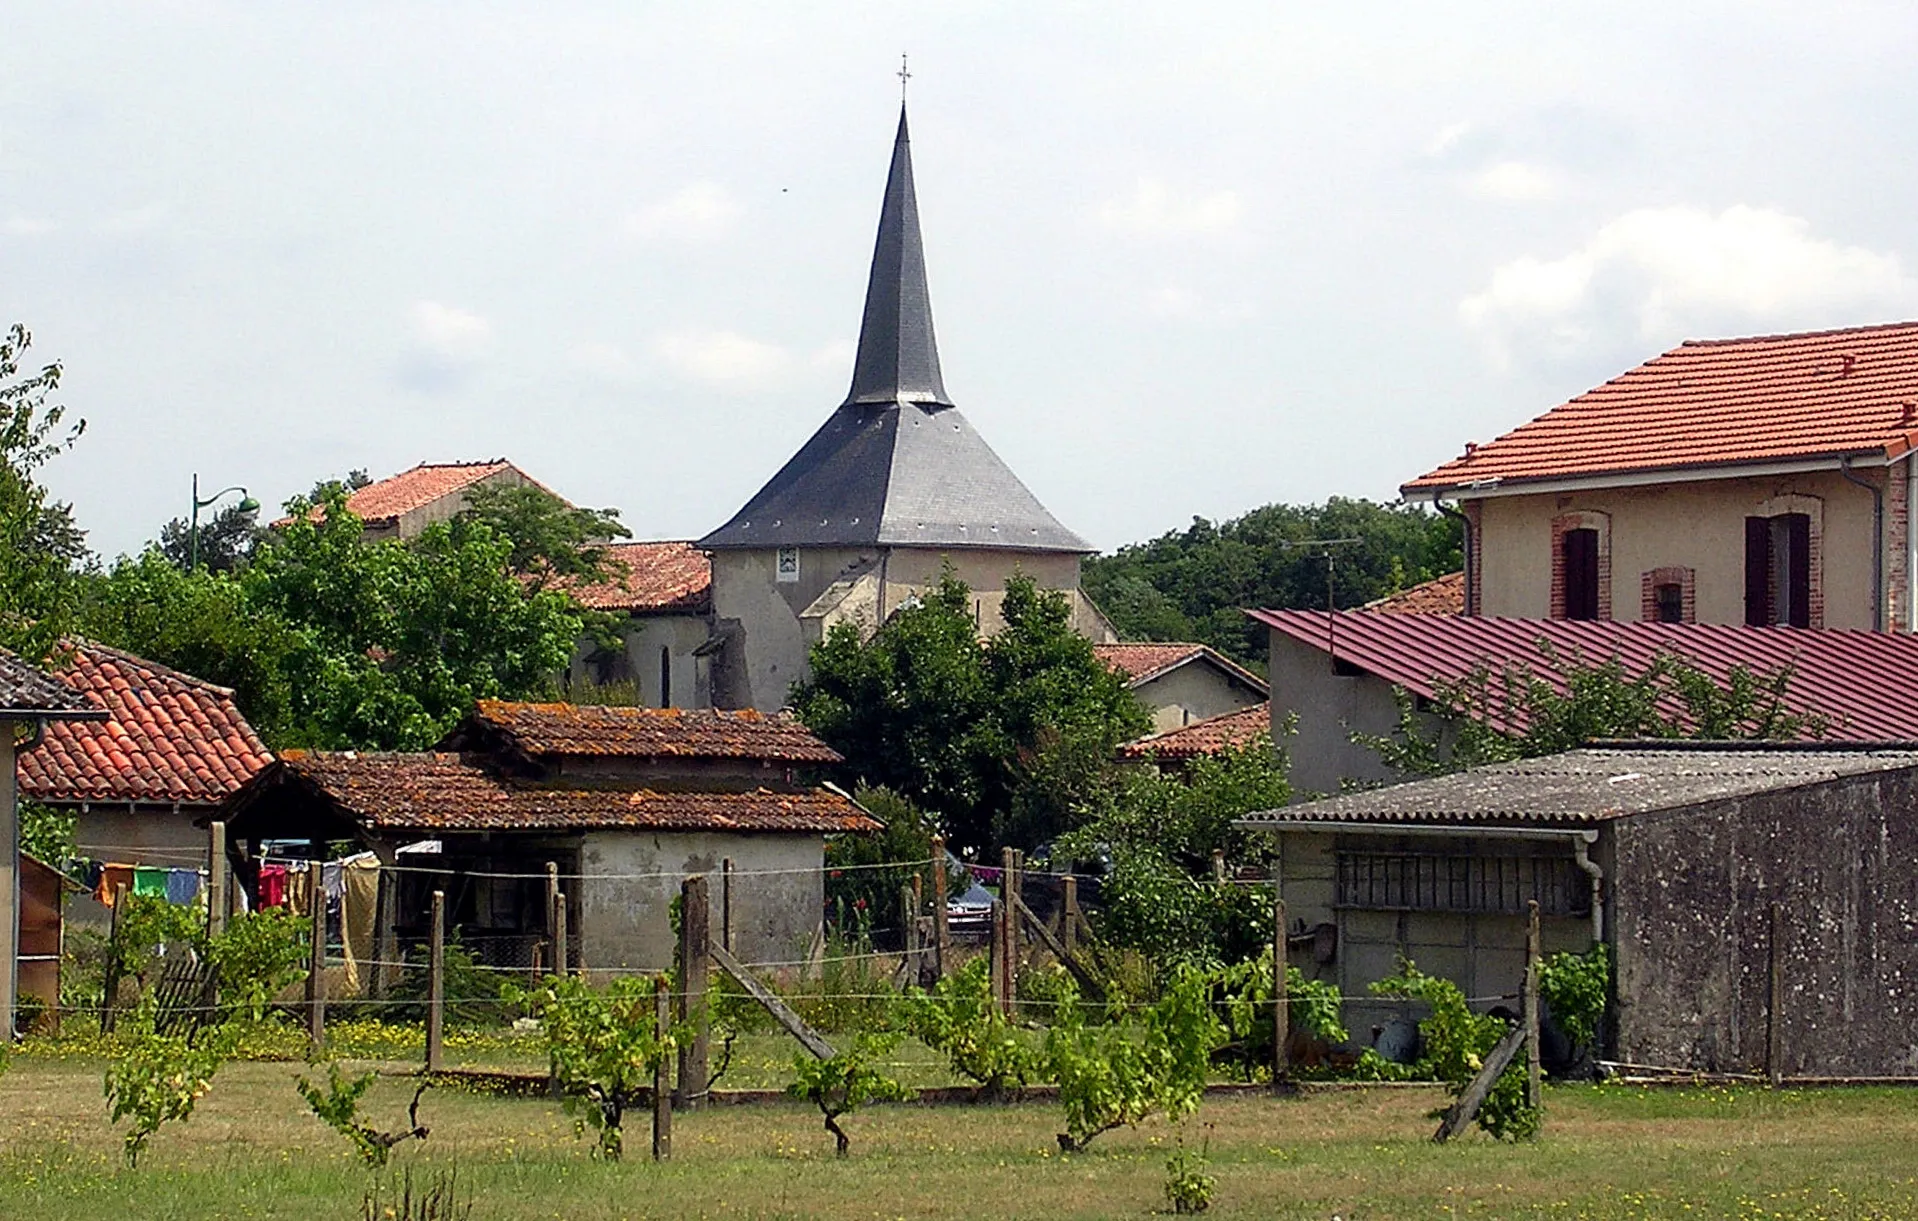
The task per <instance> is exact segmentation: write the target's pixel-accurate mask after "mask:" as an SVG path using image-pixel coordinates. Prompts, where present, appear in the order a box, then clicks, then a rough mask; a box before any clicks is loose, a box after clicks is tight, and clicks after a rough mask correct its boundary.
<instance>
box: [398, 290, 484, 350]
mask: <svg viewBox="0 0 1918 1221" xmlns="http://www.w3.org/2000/svg"><path fill="white" fill-rule="evenodd" d="M411 316H412V320H413V337H414V339H415V340H417V341H418V342H419V344H420V345H421V346H422V347H424V348H426V349H427V350H429V351H431V352H432V353H433V354H434V355H436V356H440V357H443V358H449V359H462V360H464V359H470V358H472V357H474V356H477V355H479V353H480V351H481V350H482V349H483V348H484V347H485V346H486V341H487V340H488V339H490V338H491V337H492V334H493V325H492V323H490V322H488V321H486V319H484V318H482V317H480V316H479V315H478V314H475V313H473V312H472V311H471V310H463V309H459V308H457V307H455V306H451V305H442V304H440V303H439V302H438V301H415V302H414V303H413V308H412V310H411Z"/></svg>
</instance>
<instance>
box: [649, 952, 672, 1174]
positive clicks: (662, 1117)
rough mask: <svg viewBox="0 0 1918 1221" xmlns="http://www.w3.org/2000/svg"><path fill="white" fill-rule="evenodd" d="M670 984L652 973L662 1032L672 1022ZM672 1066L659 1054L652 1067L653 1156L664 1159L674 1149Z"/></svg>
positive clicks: (656, 1016) (655, 1009) (655, 1016)
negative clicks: (655, 1063) (656, 1063)
mask: <svg viewBox="0 0 1918 1221" xmlns="http://www.w3.org/2000/svg"><path fill="white" fill-rule="evenodd" d="M672 1004H673V994H672V985H671V984H669V983H668V982H667V981H666V977H665V976H664V975H655V976H654V977H653V1021H655V1022H656V1023H658V1025H657V1026H656V1027H655V1029H656V1030H657V1031H658V1032H659V1033H660V1035H661V1036H664V1035H665V1033H666V1031H668V1030H670V1029H671V1028H672V1024H673V1013H672ZM672 1075H673V1070H672V1067H671V1065H670V1064H669V1058H668V1057H666V1056H663V1055H662V1056H661V1057H660V1058H659V1064H658V1065H657V1066H656V1067H655V1068H654V1069H653V1160H654V1161H656V1162H663V1161H665V1160H666V1159H667V1158H669V1157H671V1156H672V1153H673V1081H672Z"/></svg>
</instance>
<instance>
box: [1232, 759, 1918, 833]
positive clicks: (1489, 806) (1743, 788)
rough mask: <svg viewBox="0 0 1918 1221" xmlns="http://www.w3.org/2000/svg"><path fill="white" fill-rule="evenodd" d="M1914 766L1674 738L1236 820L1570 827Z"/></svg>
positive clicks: (1903, 762) (1247, 822)
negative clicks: (1672, 742)
mask: <svg viewBox="0 0 1918 1221" xmlns="http://www.w3.org/2000/svg"><path fill="white" fill-rule="evenodd" d="M1912 768H1918V749H1903V750H1892V749H1886V750H1849V751H1848V750H1745V749H1709V748H1708V749H1700V748H1698V747H1697V746H1696V745H1692V746H1678V747H1633V748H1626V749H1600V750H1574V751H1568V752H1566V753H1565V754H1562V755H1550V756H1547V757H1545V758H1541V759H1521V760H1519V761H1517V762H1515V763H1500V764H1495V765H1493V766H1491V767H1480V768H1474V769H1472V770H1471V771H1465V772H1456V773H1454V774H1452V775H1449V776H1439V777H1436V778H1433V779H1430V780H1415V781H1411V782H1409V783H1406V784H1396V785H1391V786H1389V787H1387V788H1381V789H1368V790H1365V791H1363V792H1358V793H1348V794H1345V795H1343V796H1340V797H1329V798H1326V799H1325V800H1323V801H1312V802H1306V803H1303V804H1301V805H1296V806H1289V807H1286V808H1284V809H1278V810H1264V811H1261V812H1260V813H1257V814H1250V815H1247V816H1246V817H1245V818H1244V819H1242V820H1241V822H1242V824H1243V825H1245V826H1259V825H1261V824H1272V823H1283V822H1326V823H1388V824H1389V823H1413V824H1417V823H1459V824H1473V825H1498V826H1514V827H1550V826H1564V827H1578V826H1586V825H1590V824H1592V823H1598V822H1605V821H1607V820H1610V819H1614V818H1625V817H1629V816H1631V815H1634V814H1646V813H1650V812H1653V811H1656V810H1670V809H1678V808H1682V807H1686V806H1694V805H1701V804H1704V803H1706V802H1712V801H1724V800H1730V799H1734V798H1739V797H1747V796H1752V795H1754V794H1758V793H1770V792H1776V791H1778V790H1781V789H1791V788H1798V787H1800V786H1803V785H1808V784H1819V783H1823V782H1825V781H1830V780H1836V779H1838V778H1839V777H1842V776H1860V775H1869V774H1873V773H1878V772H1897V771H1906V770H1909V769H1912Z"/></svg>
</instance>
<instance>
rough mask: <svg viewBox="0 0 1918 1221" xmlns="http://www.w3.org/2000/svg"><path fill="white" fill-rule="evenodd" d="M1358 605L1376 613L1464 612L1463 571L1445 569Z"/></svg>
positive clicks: (1443, 613)
mask: <svg viewBox="0 0 1918 1221" xmlns="http://www.w3.org/2000/svg"><path fill="white" fill-rule="evenodd" d="M1359 609H1360V610H1367V611H1371V612H1373V613H1374V614H1379V615H1462V614H1464V613H1465V574H1464V573H1462V572H1448V573H1446V574H1445V575H1444V576H1442V577H1433V578H1432V579H1431V580H1429V581H1426V582H1424V583H1422V584H1419V585H1414V586H1412V587H1411V588H1410V589H1401V590H1399V591H1398V592H1397V593H1395V594H1387V595H1385V596H1384V597H1383V598H1378V599H1375V600H1374V601H1371V602H1367V603H1366V604H1365V605H1364V606H1361V607H1360V608H1359Z"/></svg>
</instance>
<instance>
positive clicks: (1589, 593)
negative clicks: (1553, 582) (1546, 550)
mask: <svg viewBox="0 0 1918 1221" xmlns="http://www.w3.org/2000/svg"><path fill="white" fill-rule="evenodd" d="M1559 546H1560V547H1562V548H1563V549H1564V550H1563V553H1562V554H1563V559H1564V565H1565V569H1564V570H1565V617H1566V618H1567V619H1596V618H1598V531H1596V530H1592V529H1579V530H1567V531H1566V532H1565V534H1564V536H1563V538H1562V540H1561V541H1560V543H1559Z"/></svg>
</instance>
